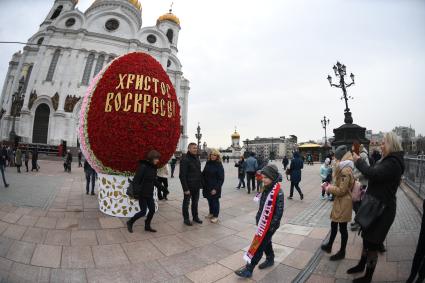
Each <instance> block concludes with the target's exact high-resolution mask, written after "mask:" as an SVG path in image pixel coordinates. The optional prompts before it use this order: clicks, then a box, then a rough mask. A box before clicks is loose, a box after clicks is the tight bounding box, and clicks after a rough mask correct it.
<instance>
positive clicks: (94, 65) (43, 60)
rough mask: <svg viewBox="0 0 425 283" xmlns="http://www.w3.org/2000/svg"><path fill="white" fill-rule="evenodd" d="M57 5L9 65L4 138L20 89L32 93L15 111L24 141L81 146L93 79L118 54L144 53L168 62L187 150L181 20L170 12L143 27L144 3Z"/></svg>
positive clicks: (102, 0) (60, 1)
mask: <svg viewBox="0 0 425 283" xmlns="http://www.w3.org/2000/svg"><path fill="white" fill-rule="evenodd" d="M51 2H53V7H52V8H51V10H50V12H49V13H48V15H47V16H46V18H45V20H44V21H43V22H42V23H41V25H40V27H39V29H38V31H37V32H36V33H35V34H34V35H33V36H32V37H31V38H30V39H29V40H28V43H27V45H26V46H25V47H24V48H23V51H22V52H21V51H19V52H17V53H15V54H14V55H13V56H12V59H11V60H10V63H9V69H8V71H7V75H6V79H5V82H4V86H3V89H2V93H1V100H0V104H1V128H0V138H1V139H2V140H3V139H7V138H8V136H9V133H10V131H11V129H12V121H13V120H14V119H13V116H14V115H11V109H12V100H13V99H12V97H13V94H14V93H16V92H17V91H18V89H19V90H20V91H21V92H22V93H23V94H24V95H25V96H24V99H23V100H22V101H21V102H20V103H19V105H18V110H19V111H16V110H15V111H14V113H18V115H16V116H18V117H16V127H15V131H16V134H17V135H18V136H20V137H21V140H22V142H25V143H37V144H49V145H59V144H60V143H61V141H62V140H64V141H66V142H67V144H68V146H77V144H78V140H77V132H76V129H78V122H79V119H78V117H79V112H80V107H81V102H82V99H81V97H82V96H83V95H84V94H85V92H86V90H87V87H88V85H89V83H90V80H91V79H92V78H93V77H94V76H96V74H97V73H98V72H99V71H100V70H101V69H102V68H103V67H104V66H105V65H106V64H108V63H109V62H110V61H111V60H112V59H114V58H115V57H117V56H120V55H123V54H126V53H129V52H134V51H142V52H146V53H148V54H150V55H152V56H153V57H154V58H155V59H156V60H158V61H159V62H160V63H161V65H162V66H163V68H164V70H166V72H167V74H168V75H169V77H170V80H171V82H172V83H173V85H174V87H175V89H176V94H177V97H178V101H179V103H180V106H181V132H182V133H181V138H180V142H179V145H178V148H177V150H180V151H184V150H186V147H187V139H188V137H187V111H188V94H189V89H190V88H189V81H188V80H187V79H185V78H184V77H183V72H182V64H181V62H180V60H179V58H178V56H177V53H178V48H177V47H178V39H179V32H180V28H181V27H180V20H179V19H178V18H177V17H176V16H175V15H174V14H173V13H172V12H171V10H170V12H169V13H166V14H164V15H162V16H160V17H159V18H158V20H157V22H156V25H154V26H145V27H142V13H141V12H142V7H141V5H140V3H139V2H138V1H137V0H96V1H93V4H92V5H91V6H90V7H89V8H88V9H87V10H86V11H85V12H82V11H80V10H78V9H77V8H76V5H77V2H78V0H55V1H53V0H52V1H51ZM19 81H21V82H22V83H19ZM22 84H23V87H20V85H22ZM14 109H16V108H14Z"/></svg>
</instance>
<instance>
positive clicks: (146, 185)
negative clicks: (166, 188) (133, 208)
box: [133, 160, 161, 198]
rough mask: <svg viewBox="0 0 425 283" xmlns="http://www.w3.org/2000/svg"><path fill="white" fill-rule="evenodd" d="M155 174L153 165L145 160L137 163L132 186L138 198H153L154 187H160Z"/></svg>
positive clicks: (155, 169)
mask: <svg viewBox="0 0 425 283" xmlns="http://www.w3.org/2000/svg"><path fill="white" fill-rule="evenodd" d="M156 174H157V167H156V166H155V165H153V164H152V163H151V162H149V161H146V160H142V161H139V168H137V171H136V175H135V176H134V179H133V185H134V186H135V187H134V188H135V189H136V191H137V192H138V193H137V195H139V197H142V198H153V191H154V187H155V186H156V187H158V188H159V187H160V186H161V185H160V184H159V182H158V181H157V178H156Z"/></svg>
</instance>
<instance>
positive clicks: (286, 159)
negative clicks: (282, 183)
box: [282, 155, 289, 171]
mask: <svg viewBox="0 0 425 283" xmlns="http://www.w3.org/2000/svg"><path fill="white" fill-rule="evenodd" d="M288 164H289V159H288V157H286V155H285V156H284V157H283V159H282V165H283V170H285V171H286V167H288Z"/></svg>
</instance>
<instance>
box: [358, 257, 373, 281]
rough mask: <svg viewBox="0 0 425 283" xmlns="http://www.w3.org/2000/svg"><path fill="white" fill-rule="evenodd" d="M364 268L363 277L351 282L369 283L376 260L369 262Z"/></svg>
mask: <svg viewBox="0 0 425 283" xmlns="http://www.w3.org/2000/svg"><path fill="white" fill-rule="evenodd" d="M368 261H369V262H368V263H367V266H366V273H365V275H364V276H363V277H360V278H356V279H354V280H353V283H370V282H372V277H373V273H374V272H375V267H376V263H377V258H376V259H372V260H369V259H368Z"/></svg>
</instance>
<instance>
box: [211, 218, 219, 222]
mask: <svg viewBox="0 0 425 283" xmlns="http://www.w3.org/2000/svg"><path fill="white" fill-rule="evenodd" d="M210 221H211V223H217V222H218V218H217V217H212V218H211V220H210Z"/></svg>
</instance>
